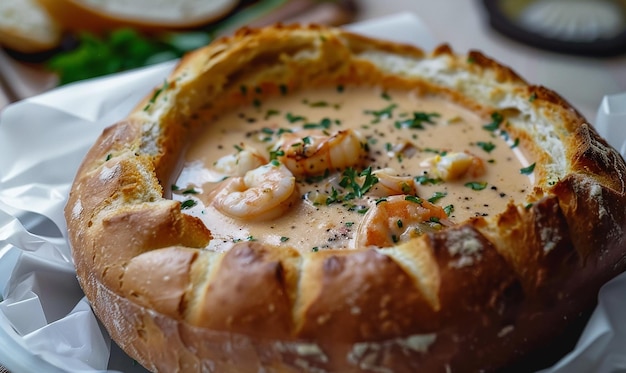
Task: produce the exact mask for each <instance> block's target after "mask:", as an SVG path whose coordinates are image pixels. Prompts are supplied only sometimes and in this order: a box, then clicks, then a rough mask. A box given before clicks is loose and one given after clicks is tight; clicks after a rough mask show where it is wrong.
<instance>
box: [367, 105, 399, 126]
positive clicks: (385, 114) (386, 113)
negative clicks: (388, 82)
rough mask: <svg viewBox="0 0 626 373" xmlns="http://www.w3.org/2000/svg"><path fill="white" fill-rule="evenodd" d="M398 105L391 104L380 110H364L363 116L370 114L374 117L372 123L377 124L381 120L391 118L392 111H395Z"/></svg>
mask: <svg viewBox="0 0 626 373" xmlns="http://www.w3.org/2000/svg"><path fill="white" fill-rule="evenodd" d="M397 106H398V105H396V104H391V105H389V106H387V107H386V108H384V109H380V110H365V111H364V113H365V114H372V115H373V116H374V120H373V121H372V123H378V122H380V120H381V119H387V118H391V117H392V116H393V109H395V108H396V107H397Z"/></svg>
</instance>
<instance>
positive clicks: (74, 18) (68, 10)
mask: <svg viewBox="0 0 626 373" xmlns="http://www.w3.org/2000/svg"><path fill="white" fill-rule="evenodd" d="M38 1H39V3H40V4H41V5H42V6H43V7H44V8H45V9H46V10H47V11H48V13H50V14H51V15H52V16H53V17H54V18H55V19H57V20H58V21H59V23H61V24H62V25H63V27H64V28H65V29H67V30H70V31H79V30H86V31H91V32H102V31H106V30H109V29H112V28H116V27H133V28H135V29H138V30H143V31H159V30H164V29H168V30H171V29H185V28H192V27H198V26H201V25H205V24H207V23H210V22H213V21H216V20H218V19H220V18H222V17H224V16H226V15H227V14H228V13H230V12H231V11H232V10H233V9H234V8H235V7H236V6H237V5H238V4H239V0H211V1H206V0H133V1H128V0H107V1H99V0H38Z"/></svg>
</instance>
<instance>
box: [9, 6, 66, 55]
mask: <svg viewBox="0 0 626 373" xmlns="http://www.w3.org/2000/svg"><path fill="white" fill-rule="evenodd" d="M61 37H62V28H61V26H60V25H59V23H58V22H57V21H56V20H55V19H54V18H52V17H51V16H50V15H49V13H48V12H47V11H46V10H45V9H44V8H43V7H41V5H40V4H39V3H38V2H37V0H2V1H0V45H3V46H5V47H7V48H11V49H13V50H16V51H18V52H23V53H36V52H43V51H46V50H49V49H53V48H54V47H56V46H58V45H59V44H60V42H61Z"/></svg>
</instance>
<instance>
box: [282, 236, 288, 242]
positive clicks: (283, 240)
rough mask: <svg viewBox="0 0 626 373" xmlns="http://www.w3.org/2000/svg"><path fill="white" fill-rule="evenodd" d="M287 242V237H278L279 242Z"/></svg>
mask: <svg viewBox="0 0 626 373" xmlns="http://www.w3.org/2000/svg"><path fill="white" fill-rule="evenodd" d="M287 241H289V237H285V236H281V237H280V242H287Z"/></svg>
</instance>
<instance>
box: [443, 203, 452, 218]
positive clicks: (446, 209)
mask: <svg viewBox="0 0 626 373" xmlns="http://www.w3.org/2000/svg"><path fill="white" fill-rule="evenodd" d="M443 211H444V212H445V213H446V215H448V216H450V215H451V214H452V213H453V212H454V205H447V206H444V208H443Z"/></svg>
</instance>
